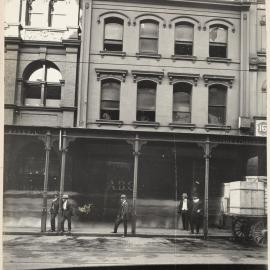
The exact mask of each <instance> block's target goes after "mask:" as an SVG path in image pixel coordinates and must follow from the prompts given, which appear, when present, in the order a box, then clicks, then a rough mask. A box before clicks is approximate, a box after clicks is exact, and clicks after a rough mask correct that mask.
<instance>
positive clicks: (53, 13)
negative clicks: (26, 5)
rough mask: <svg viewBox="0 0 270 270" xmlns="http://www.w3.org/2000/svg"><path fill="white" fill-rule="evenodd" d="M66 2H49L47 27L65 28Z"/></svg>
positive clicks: (52, 0)
mask: <svg viewBox="0 0 270 270" xmlns="http://www.w3.org/2000/svg"><path fill="white" fill-rule="evenodd" d="M66 7H67V4H66V1H55V0H50V2H49V21H48V26H49V27H55V28H59V27H61V28H63V27H65V26H66V13H67V10H66Z"/></svg>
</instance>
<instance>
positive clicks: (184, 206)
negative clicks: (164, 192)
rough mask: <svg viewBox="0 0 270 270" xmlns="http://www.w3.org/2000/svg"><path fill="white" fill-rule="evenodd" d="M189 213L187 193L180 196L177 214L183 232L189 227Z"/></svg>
mask: <svg viewBox="0 0 270 270" xmlns="http://www.w3.org/2000/svg"><path fill="white" fill-rule="evenodd" d="M189 212H190V200H189V199H188V195H187V193H183V194H182V199H180V203H179V207H178V213H179V214H180V215H181V217H182V223H183V230H186V231H187V230H188V226H189Z"/></svg>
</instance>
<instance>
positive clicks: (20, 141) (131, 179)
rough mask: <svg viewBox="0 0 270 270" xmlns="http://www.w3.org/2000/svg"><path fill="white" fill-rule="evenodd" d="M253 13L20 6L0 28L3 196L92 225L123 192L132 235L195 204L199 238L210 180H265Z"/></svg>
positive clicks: (216, 191) (262, 54)
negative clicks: (31, 197) (62, 198)
mask: <svg viewBox="0 0 270 270" xmlns="http://www.w3.org/2000/svg"><path fill="white" fill-rule="evenodd" d="M45 2H46V5H47V6H46V5H45ZM11 3H12V1H10V5H11ZM14 3H15V2H14ZM38 3H40V5H41V6H42V8H43V9H44V12H43V13H42V12H41V11H40V10H42V8H37V10H38V11H39V12H36V13H35V12H34V11H35V6H34V5H36V4H38ZM29 5H31V8H29ZM57 5H59V9H58V10H57ZM61 5H62V6H61ZM63 5H64V6H65V7H66V9H64V8H63ZM69 5H70V6H69ZM71 5H74V6H72V7H71ZM41 6H40V7H41ZM44 6H46V8H44ZM7 7H9V5H7ZM75 7H76V9H75ZM48 10H49V11H48ZM64 10H65V11H66V15H65V16H66V18H67V22H68V23H71V22H73V23H71V25H72V26H71V27H69V26H68V25H67V24H66V25H65V26H63V27H64V29H65V30H62V32H61V31H60V29H58V31H54V29H53V27H54V25H58V23H59V24H61V23H63V21H62V20H61V19H60V18H62V17H60V15H59V14H60V13H61V12H63V11H64ZM74 10H76V14H77V17H76V16H74ZM46 11H48V14H46ZM40 13H42V14H43V18H45V19H47V20H48V21H47V23H48V27H47V25H46V27H45V26H44V25H43V26H42V27H43V28H48V29H47V30H46V29H45V30H44V29H43V28H42V27H39V28H37V29H36V28H35V27H34V23H36V22H40V19H37V18H38V17H37V16H38V15H36V14H40ZM22 14H25V22H23V19H22ZM57 16H58V17H57ZM265 16H266V15H265V4H264V2H263V1H259V0H258V1H255V0H254V1H240V0H239V1H225V0H224V1H195V0H194V1H180V0H179V1H170V0H168V1H138V0H137V1H113V2H111V1H90V0H84V1H80V4H79V3H78V1H74V2H72V1H67V0H66V1H45V0H44V1H38V0H35V1H25V2H24V1H22V2H21V6H20V12H18V19H17V21H16V22H14V23H13V22H11V21H10V22H9V21H8V19H7V25H6V72H7V74H8V75H6V84H5V85H6V86H5V88H6V101H5V103H6V104H5V113H6V115H5V119H6V143H5V147H6V149H5V153H6V154H5V161H6V163H5V178H4V179H5V190H6V196H7V198H10V197H12V190H22V191H24V192H22V193H23V195H22V196H27V195H25V194H26V193H27V192H25V191H28V190H36V191H40V193H37V194H40V196H41V195H42V194H43V195H44V194H45V195H46V194H47V192H46V190H47V188H48V189H49V191H50V190H51V191H53V190H58V189H60V191H61V193H62V192H63V191H68V192H71V194H73V195H72V197H73V199H74V203H75V204H78V205H83V204H87V203H91V204H93V205H94V208H93V211H92V213H91V217H90V219H92V220H93V221H100V222H106V221H110V220H112V217H113V216H114V214H115V211H116V208H117V198H118V196H119V194H121V193H126V194H127V195H128V198H129V200H130V204H131V220H132V231H133V232H135V231H136V228H137V229H138V230H139V229H140V228H141V227H150V228H155V227H163V228H168V229H174V228H176V227H177V226H178V225H177V218H176V217H177V215H176V211H177V203H178V200H179V198H180V196H181V194H182V193H183V192H187V193H188V194H189V195H192V194H194V193H196V194H198V195H199V196H200V197H201V198H203V199H204V201H205V215H204V229H205V234H207V227H208V224H209V225H210V226H214V225H219V216H220V213H221V211H222V204H221V198H222V192H223V191H222V187H223V183H224V182H230V181H233V180H236V181H237V180H238V181H239V180H243V179H244V178H245V176H247V175H266V140H265V137H264V136H265V129H266V89H267V86H266V44H265V35H266V28H265ZM79 17H80V18H79ZM12 18H13V17H12ZM31 20H32V21H31ZM16 23H17V24H16ZM54 23H55V24H54ZM76 23H77V24H76ZM29 24H30V25H29ZM31 24H33V26H31ZM79 24H80V26H81V33H80V35H78V26H79ZM32 28H34V30H33V29H32ZM35 30H36V31H37V32H36V33H39V34H36V35H35V34H33V33H32V34H30V33H27V32H29V31H35ZM52 32H53V34H52ZM14 33H16V34H18V36H16V37H15V36H12V35H14ZM48 33H49V34H48ZM55 33H57V34H55ZM50 35H52V36H51V38H52V41H51V42H49V39H50ZM57 35H58V37H59V39H58V40H57V41H56V39H57V38H56V36H57ZM33 39H34V40H33ZM41 39H44V40H41ZM79 44H80V45H79ZM27 47H28V48H27ZM79 49H80V50H79ZM9 58H10V59H9ZM12 58H14V59H15V60H11V59H12ZM13 69H15V70H16V72H15V74H13V73H12V74H13V77H12V76H11V75H10V71H11V70H13ZM41 70H43V73H42V72H41ZM35 73H36V74H35ZM50 73H51V74H52V75H51V78H49V77H50V76H49V74H50ZM41 74H42V76H43V77H40V78H39V77H38V76H41ZM56 78H57V79H56ZM50 79H51V80H50ZM56 81H57V82H56ZM50 88H51V89H50ZM37 89H40V90H38V91H37ZM37 93H38V94H37ZM50 93H51V94H50ZM60 93H61V95H60ZM16 135H17V136H16ZM27 143H29V144H30V145H31V147H29V145H28V144H27ZM44 145H45V146H46V147H45V149H44ZM14 156H16V159H15V162H11V161H12V159H14ZM35 172H38V173H35ZM47 182H48V185H47ZM44 183H45V184H44ZM43 189H44V191H45V192H41V191H42V190H43ZM45 195H44V199H43V207H39V208H37V211H38V210H39V211H40V209H41V208H43V212H42V213H43V216H44V212H45V208H46V196H45ZM40 196H39V195H36V199H37V200H38V199H39V200H40ZM40 202H41V200H40ZM39 205H40V203H39Z"/></svg>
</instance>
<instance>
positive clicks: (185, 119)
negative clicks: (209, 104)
mask: <svg viewBox="0 0 270 270" xmlns="http://www.w3.org/2000/svg"><path fill="white" fill-rule="evenodd" d="M190 121H191V119H190V113H189V112H173V122H181V123H190Z"/></svg>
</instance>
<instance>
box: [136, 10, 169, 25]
mask: <svg viewBox="0 0 270 270" xmlns="http://www.w3.org/2000/svg"><path fill="white" fill-rule="evenodd" d="M139 18H142V20H148V19H149V20H156V19H158V21H162V25H163V27H164V28H166V26H167V23H166V20H165V19H164V18H162V17H160V16H159V15H156V14H154V13H143V14H140V15H138V16H136V17H135V18H134V20H133V25H134V26H135V25H136V23H137V20H138V19H139Z"/></svg>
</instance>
